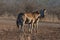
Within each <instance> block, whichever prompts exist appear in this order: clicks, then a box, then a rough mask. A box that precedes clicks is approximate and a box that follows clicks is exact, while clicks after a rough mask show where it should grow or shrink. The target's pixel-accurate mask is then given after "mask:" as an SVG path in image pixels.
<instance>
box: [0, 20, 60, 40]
mask: <svg viewBox="0 0 60 40" xmlns="http://www.w3.org/2000/svg"><path fill="white" fill-rule="evenodd" d="M28 27H29V26H28V25H26V26H25V32H21V31H19V29H18V28H17V27H16V23H15V20H7V19H6V20H4V19H1V20H0V40H60V24H53V23H42V22H41V23H39V28H38V32H37V33H36V32H35V31H33V33H30V32H28Z"/></svg>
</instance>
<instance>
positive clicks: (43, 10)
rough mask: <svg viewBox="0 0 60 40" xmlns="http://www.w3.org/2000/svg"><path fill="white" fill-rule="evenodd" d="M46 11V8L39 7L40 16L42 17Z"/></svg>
mask: <svg viewBox="0 0 60 40" xmlns="http://www.w3.org/2000/svg"><path fill="white" fill-rule="evenodd" d="M45 12H46V9H41V10H40V17H42V18H44V16H45V15H44V13H45Z"/></svg>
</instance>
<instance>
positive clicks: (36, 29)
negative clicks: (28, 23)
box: [36, 19, 39, 32]
mask: <svg viewBox="0 0 60 40" xmlns="http://www.w3.org/2000/svg"><path fill="white" fill-rule="evenodd" d="M38 23H39V19H38V20H37V24H36V27H37V29H36V32H38Z"/></svg>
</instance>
